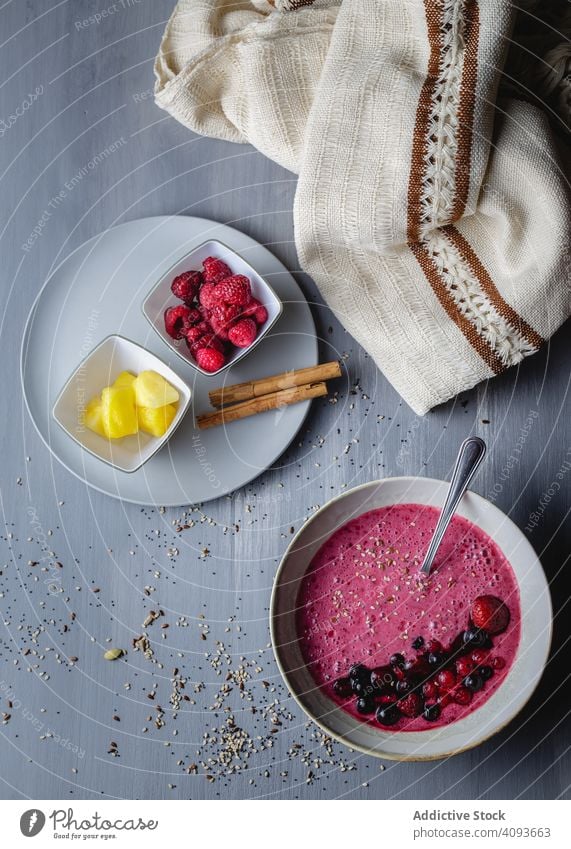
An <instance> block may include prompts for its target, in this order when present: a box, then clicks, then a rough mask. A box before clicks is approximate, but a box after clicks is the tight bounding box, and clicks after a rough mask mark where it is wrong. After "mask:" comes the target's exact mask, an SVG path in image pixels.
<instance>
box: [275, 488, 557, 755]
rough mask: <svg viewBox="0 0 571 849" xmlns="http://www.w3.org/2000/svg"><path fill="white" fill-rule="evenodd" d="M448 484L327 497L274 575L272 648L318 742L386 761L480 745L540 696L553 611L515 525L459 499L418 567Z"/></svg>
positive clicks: (477, 501)
mask: <svg viewBox="0 0 571 849" xmlns="http://www.w3.org/2000/svg"><path fill="white" fill-rule="evenodd" d="M448 488H449V485H448V484H447V483H445V482H444V481H436V480H431V479H429V478H405V477H402V478H385V479H384V480H380V481H373V482H371V483H368V484H363V485H362V486H358V487H355V488H353V489H351V490H348V491H347V492H345V493H343V494H342V495H340V496H338V497H337V498H334V499H332V500H331V501H329V502H328V503H327V504H326V505H325V506H323V507H321V508H320V509H319V510H317V511H316V513H314V515H313V516H312V517H311V518H310V519H308V520H307V521H306V522H305V523H304V525H303V527H302V528H301V529H300V531H298V533H297V534H296V535H295V537H294V538H293V540H292V541H291V542H290V544H289V546H288V548H287V550H286V552H285V554H284V556H283V558H282V561H281V563H280V566H279V568H278V571H277V573H276V577H275V580H274V587H273V592H272V599H271V608H270V629H271V636H272V646H273V649H274V652H275V656H276V660H277V663H278V667H279V669H280V672H281V673H282V675H283V677H284V680H285V682H286V685H287V687H288V689H289V691H290V693H291V694H292V697H293V699H294V700H295V701H296V702H297V703H298V705H299V706H300V707H301V708H302V709H303V710H304V711H305V712H306V714H307V715H308V716H309V717H310V718H311V719H312V720H313V721H315V722H316V723H317V724H318V725H319V726H320V727H321V728H322V729H323V730H324V731H325V732H326V733H327V734H328V735H330V736H332V737H334V738H336V739H337V740H339V741H340V742H343V743H345V744H346V745H348V746H350V747H351V748H352V749H354V750H359V751H362V752H365V753H367V754H369V755H374V756H377V757H382V758H389V759H395V760H432V759H435V758H442V757H447V756H449V755H451V754H455V753H457V752H462V751H465V750H466V749H469V748H472V747H473V746H477V745H478V744H480V743H482V742H483V741H485V740H487V739H488V738H489V737H491V736H492V735H493V734H495V733H496V732H498V731H499V730H500V729H501V728H503V727H504V726H505V725H506V724H507V723H508V722H510V721H511V720H512V719H513V718H514V717H515V716H516V715H517V713H518V712H519V711H520V710H521V709H522V707H523V706H524V705H525V703H526V702H527V701H528V699H529V698H530V696H531V694H532V693H533V691H534V689H535V688H536V686H537V684H538V682H539V680H540V678H541V675H542V673H543V669H544V667H545V662H546V659H547V656H548V652H549V646H550V641H551V630H552V608H551V599H550V595H549V588H548V585H547V581H546V578H545V574H544V572H543V569H542V567H541V563H540V562H539V560H538V558H537V555H536V554H535V552H534V550H533V548H532V547H531V545H530V544H529V542H528V541H527V539H526V538H525V536H524V534H523V533H522V532H521V531H520V530H519V529H518V528H517V527H516V525H514V523H513V522H512V521H511V520H510V519H509V518H508V516H506V515H505V514H504V513H503V512H502V511H501V510H499V509H498V508H497V507H496V506H495V505H493V504H491V503H490V502H489V501H486V499H485V498H482V497H481V496H479V495H476V494H475V493H473V492H469V491H468V492H466V493H465V495H464V496H463V498H462V500H461V502H460V504H459V506H458V508H457V511H456V515H455V516H454V518H453V520H452V523H451V524H450V526H449V527H448V529H447V531H446V534H445V536H444V539H443V542H442V543H441V545H440V547H439V549H438V551H437V554H436V558H435V560H434V562H433V566H432V571H431V573H430V576H429V577H428V578H427V577H424V576H423V574H422V573H421V571H420V567H421V564H422V562H423V559H424V557H425V554H426V551H427V548H428V545H429V542H430V538H431V535H432V532H433V529H434V526H435V524H436V521H437V519H438V517H439V515H440V513H441V511H442V506H443V504H444V501H445V499H446V495H447V492H448Z"/></svg>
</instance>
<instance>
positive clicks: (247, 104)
mask: <svg viewBox="0 0 571 849" xmlns="http://www.w3.org/2000/svg"><path fill="white" fill-rule="evenodd" d="M512 16H513V12H512V4H511V3H510V2H504V0H344V2H341V0H339V2H333V0H315V2H313V3H312V2H311V0H275V7H274V5H272V4H270V3H269V2H267V1H266V0H180V2H179V4H178V6H177V7H176V9H175V11H174V13H173V15H172V18H171V20H170V21H169V23H168V26H167V28H166V32H165V35H164V37H163V40H162V43H161V47H160V52H159V55H158V57H157V60H156V66H155V72H156V77H157V82H156V101H157V103H158V105H159V106H161V107H162V108H163V109H166V110H167V111H168V112H169V113H170V114H171V115H173V116H174V117H175V118H176V119H177V120H179V121H181V122H182V123H183V124H185V125H186V126H187V127H189V128H191V129H192V130H194V131H195V132H198V133H202V134H205V135H209V136H215V137H217V138H222V139H228V140H231V141H234V142H250V143H252V144H253V145H255V146H256V147H257V148H258V149H259V150H260V151H262V152H263V153H265V154H266V155H267V156H269V157H271V158H272V159H274V160H275V161H276V162H278V163H280V164H281V165H283V166H285V167H286V168H288V169H290V170H292V171H294V172H296V173H298V174H299V182H298V187H297V193H296V199H295V209H294V217H295V236H296V245H297V249H298V253H299V257H300V261H301V264H302V267H303V268H304V269H305V271H307V272H308V273H309V274H310V275H311V276H312V277H313V278H314V279H315V281H316V282H317V284H318V286H319V288H320V290H321V292H322V294H323V296H324V298H325V300H326V301H327V303H328V304H329V306H330V307H331V308H332V309H333V310H334V312H335V313H336V315H337V316H338V318H339V319H340V320H341V321H342V323H343V324H344V325H345V327H346V328H347V329H348V330H349V332H350V333H351V334H352V335H353V336H354V337H355V339H357V340H358V342H360V343H361V345H363V347H364V348H365V349H366V350H367V351H368V352H369V354H370V355H371V356H372V357H373V358H374V360H375V362H376V363H377V364H378V366H379V368H380V369H381V370H382V371H383V373H384V374H385V375H386V377H387V378H388V380H389V381H390V382H391V383H392V384H393V386H394V387H395V388H396V389H397V390H398V392H399V393H400V394H401V395H402V397H403V398H404V399H405V400H406V401H407V402H408V404H410V406H411V407H412V408H413V409H414V410H415V411H416V412H417V413H419V414H423V413H425V412H426V411H427V410H429V409H430V408H431V407H433V406H435V405H436V404H439V403H441V402H443V401H446V400H447V399H449V398H451V397H453V396H454V395H456V394H457V393H458V392H460V391H461V390H465V389H468V388H470V387H472V386H474V385H475V384H477V383H479V382H480V381H482V380H486V379H487V378H490V377H492V376H494V375H496V374H498V373H499V372H501V371H503V370H504V369H505V368H507V367H509V366H512V365H515V364H516V363H518V362H520V361H521V359H522V358H523V357H525V356H527V355H529V354H532V353H534V352H535V351H536V350H537V349H538V347H539V346H540V345H541V344H542V342H543V340H545V339H547V338H548V337H549V336H550V335H551V334H552V333H553V332H554V331H555V330H556V329H557V328H558V327H559V326H560V325H561V323H562V322H563V320H564V319H565V318H566V317H567V316H568V315H569V313H570V311H571V309H570V307H571V297H570V286H569V278H570V262H569V242H568V238H569V224H570V221H569V205H568V198H567V196H566V191H565V187H566V181H565V178H564V175H563V173H562V170H561V164H560V161H559V159H558V157H557V154H556V151H555V148H554V147H553V144H552V142H551V137H550V133H549V128H548V126H547V123H546V120H545V118H544V115H543V113H542V112H541V111H540V110H538V109H537V108H535V107H534V106H532V105H530V104H528V103H524V102H523V101H518V100H514V99H511V100H506V101H505V102H504V101H498V100H497V86H498V76H499V73H500V71H501V68H502V63H503V61H504V55H503V53H504V49H505V45H506V43H507V42H508V41H509V35H510V31H511V27H512V24H513V21H512Z"/></svg>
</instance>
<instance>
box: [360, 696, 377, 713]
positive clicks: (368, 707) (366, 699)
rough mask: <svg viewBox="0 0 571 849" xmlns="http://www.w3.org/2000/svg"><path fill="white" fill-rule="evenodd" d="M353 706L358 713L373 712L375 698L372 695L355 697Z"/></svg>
mask: <svg viewBox="0 0 571 849" xmlns="http://www.w3.org/2000/svg"><path fill="white" fill-rule="evenodd" d="M355 707H356V708H357V710H358V711H359V713H373V711H374V710H375V707H376V705H375V700H374V698H373V697H372V696H361V698H360V699H357V701H356V703H355Z"/></svg>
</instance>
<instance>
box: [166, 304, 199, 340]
mask: <svg viewBox="0 0 571 849" xmlns="http://www.w3.org/2000/svg"><path fill="white" fill-rule="evenodd" d="M194 313H196V310H191V309H189V308H188V307H187V306H184V304H180V306H178V307H169V308H168V309H167V310H165V330H166V332H167V333H168V335H169V336H172V338H173V339H182V337H183V336H184V334H185V330H186V328H187V327H190V326H191V325H192V323H193V318H194Z"/></svg>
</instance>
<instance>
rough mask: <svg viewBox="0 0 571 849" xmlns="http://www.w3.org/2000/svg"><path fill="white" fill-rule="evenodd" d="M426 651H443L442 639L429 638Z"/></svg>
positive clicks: (433, 652) (432, 652)
mask: <svg viewBox="0 0 571 849" xmlns="http://www.w3.org/2000/svg"><path fill="white" fill-rule="evenodd" d="M426 651H427V652H429V653H431V654H436V653H437V652H441V651H442V643H441V642H440V640H429V641H428V643H427V645H426Z"/></svg>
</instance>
